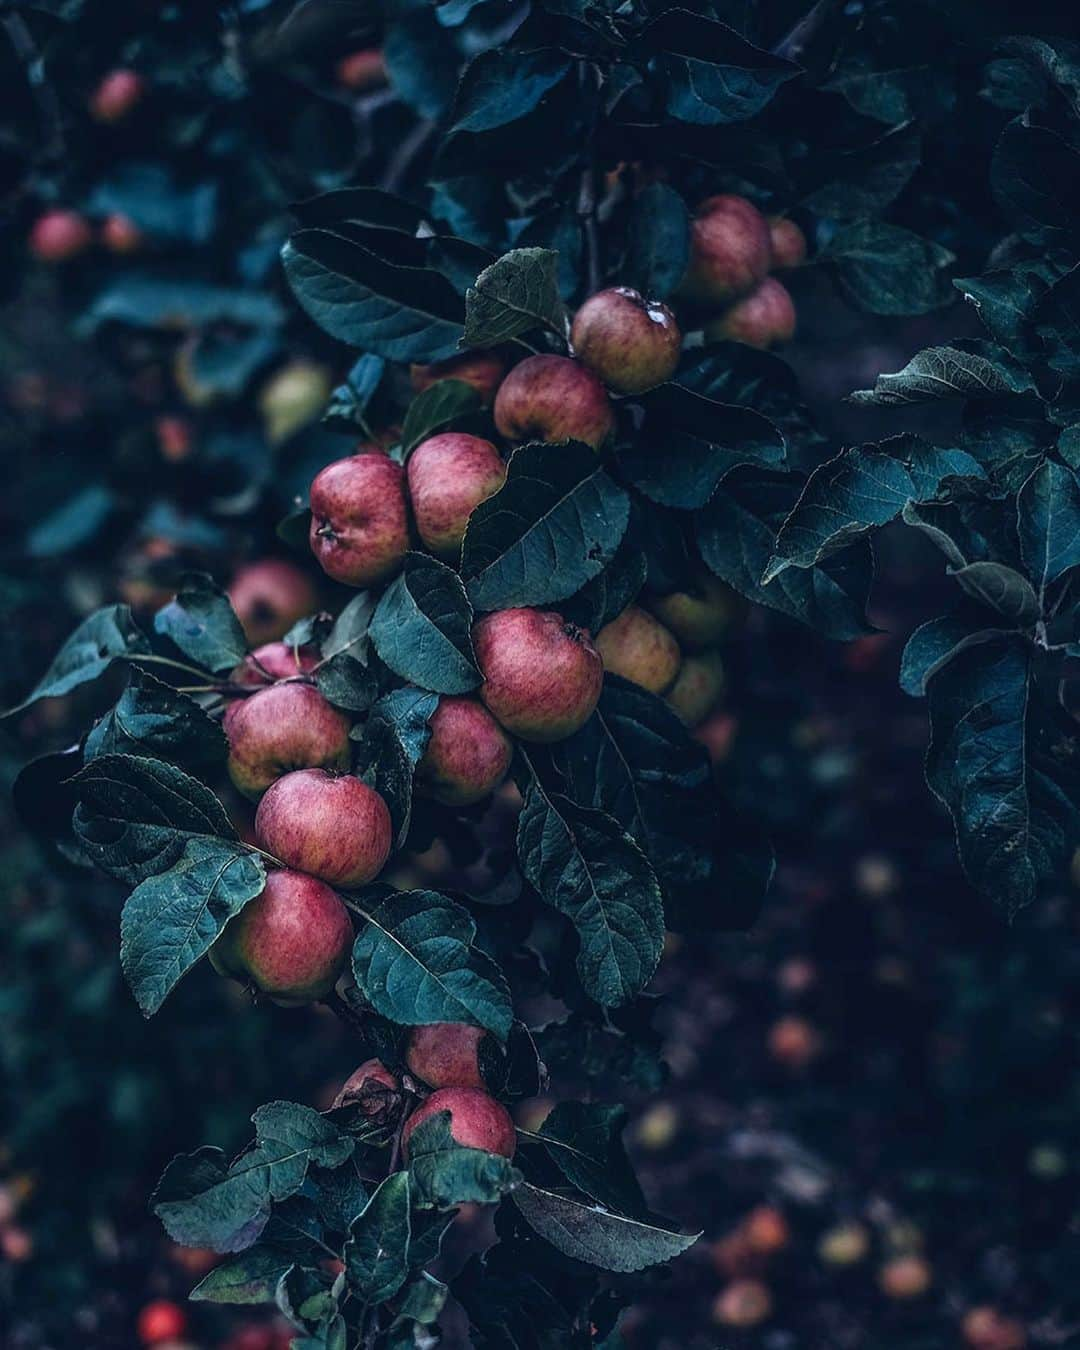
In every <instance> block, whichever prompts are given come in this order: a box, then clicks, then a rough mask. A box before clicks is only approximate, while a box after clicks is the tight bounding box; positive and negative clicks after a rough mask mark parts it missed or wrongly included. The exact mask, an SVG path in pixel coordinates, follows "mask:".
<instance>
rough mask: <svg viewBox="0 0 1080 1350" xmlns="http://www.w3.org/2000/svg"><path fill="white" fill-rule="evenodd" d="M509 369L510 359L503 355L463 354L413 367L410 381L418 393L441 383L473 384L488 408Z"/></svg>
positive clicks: (484, 353)
mask: <svg viewBox="0 0 1080 1350" xmlns="http://www.w3.org/2000/svg"><path fill="white" fill-rule="evenodd" d="M506 366H507V362H506V359H505V358H504V357H503V356H502V354H501V353H500V352H495V351H483V350H477V351H472V352H463V353H462V355H461V356H451V357H449V358H448V359H447V360H446V361H435V362H433V363H432V364H431V365H427V366H425V365H412V366H410V367H409V379H410V380H411V381H412V387H413V389H414V390H415V391H416V392H417V393H418V394H422V393H423V392H424V390H425V389H430V388H431V386H432V385H433V384H438V382H439V381H440V380H461V381H462V382H463V383H465V384H470V385H472V387H473V388H474V389H475V390H476V392H477V393H478V394H479V395H480V397H481V398H482V399H483V401H484V406H485V407H487V406H488V405H489V404H490V403H491V402H492V400H493V399H494V397H495V391H496V389H498V387H499V385H500V384H501V383H502V381H503V377H504V376H505V374H506Z"/></svg>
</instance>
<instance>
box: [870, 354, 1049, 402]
mask: <svg viewBox="0 0 1080 1350" xmlns="http://www.w3.org/2000/svg"><path fill="white" fill-rule="evenodd" d="M968 346H969V348H970V350H965V349H964V348H963V347H961V346H948V347H927V348H925V349H924V350H923V351H921V352H919V353H918V355H917V356H913V357H912V358H911V360H910V361H909V362H908V363H907V365H906V366H905V367H904V368H903V370H898V371H897V372H896V373H895V374H892V375H879V376H878V377H877V379H876V380H875V381H874V387H873V389H857V390H855V392H854V393H852V394H849V395H848V401H849V402H850V403H858V404H874V405H877V406H878V407H897V406H901V405H903V404H905V403H925V402H930V401H932V400H934V399H940V398H984V397H986V396H988V395H994V394H1022V393H1025V392H1027V391H1028V390H1032V389H1034V388H1035V386H1034V384H1033V383H1032V379H1031V376H1030V375H1029V374H1028V373H1027V371H1026V370H1025V369H1024V367H1023V366H1021V365H1020V363H1019V362H1018V361H1016V360H1014V359H1013V357H1011V356H1010V355H1009V354H1008V352H1005V351H1002V350H1001V348H995V347H993V346H992V345H991V344H990V343H977V344H976V343H969V344H968Z"/></svg>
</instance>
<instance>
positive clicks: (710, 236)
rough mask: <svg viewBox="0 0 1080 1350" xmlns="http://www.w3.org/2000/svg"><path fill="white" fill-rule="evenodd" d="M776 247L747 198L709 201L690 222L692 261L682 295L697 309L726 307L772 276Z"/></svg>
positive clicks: (766, 227) (683, 284) (767, 228)
mask: <svg viewBox="0 0 1080 1350" xmlns="http://www.w3.org/2000/svg"><path fill="white" fill-rule="evenodd" d="M771 265H772V245H771V243H770V240H769V226H768V222H767V221H766V219H765V217H764V216H763V215H762V214H761V212H760V211H759V210H758V209H757V207H756V206H754V205H753V203H752V202H748V201H747V200H746V198H745V197H736V196H733V195H731V194H730V193H724V194H721V195H720V196H718V197H708V198H706V200H705V201H703V202H702V203H701V205H700V206H699V207H698V208H697V211H696V212H695V213H694V219H693V220H692V221H691V223H690V263H689V266H688V267H687V269H686V273H685V275H684V276H683V279H682V281H681V282H680V283H679V295H680V297H681V298H682V299H684V300H687V301H690V302H691V303H693V304H696V305H702V306H715V305H724V304H727V303H729V302H730V301H731V300H736V299H738V297H739V296H740V295H746V294H747V292H749V291H752V290H753V289H754V287H755V286H758V285H759V284H760V283H761V282H762V281H764V280H765V277H766V276H767V275H768V272H769V268H770V267H771Z"/></svg>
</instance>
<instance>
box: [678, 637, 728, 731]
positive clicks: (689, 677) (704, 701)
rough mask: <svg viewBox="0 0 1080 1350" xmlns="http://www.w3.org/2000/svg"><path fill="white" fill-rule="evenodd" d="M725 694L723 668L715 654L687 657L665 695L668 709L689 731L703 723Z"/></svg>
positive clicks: (718, 655) (704, 653)
mask: <svg viewBox="0 0 1080 1350" xmlns="http://www.w3.org/2000/svg"><path fill="white" fill-rule="evenodd" d="M723 692H724V664H723V662H722V661H721V659H720V654H719V653H718V652H703V653H702V654H701V655H700V656H687V657H686V658H685V659H684V660H683V663H682V666H681V667H680V669H679V674H678V676H677V677H676V679H675V683H674V684H673V685H672V686H671V688H670V689H669V690H668V691H667V693H666V694H665V695H664V701H665V702H666V703H667V705H668V707H669V708H672V709H673V710H674V711H675V712H677V713H678V714H679V716H680V717H681V718H682V720H683V721H684V722H685V723H686V725H687V726H688V727H696V726H698V725H699V724H700V723H701V722H704V720H705V718H706V717H708V715H709V713H711V712H712V710H713V708H715V707H716V704H717V703H718V701H719V699H720V695H721V694H722V693H723Z"/></svg>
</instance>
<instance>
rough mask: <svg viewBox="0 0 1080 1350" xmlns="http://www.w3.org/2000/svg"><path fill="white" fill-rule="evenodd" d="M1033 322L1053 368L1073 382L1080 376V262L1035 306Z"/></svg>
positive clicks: (1046, 357)
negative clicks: (1079, 264)
mask: <svg viewBox="0 0 1080 1350" xmlns="http://www.w3.org/2000/svg"><path fill="white" fill-rule="evenodd" d="M1032 322H1033V324H1034V326H1035V331H1036V332H1037V333H1038V335H1039V337H1040V338H1041V339H1042V344H1043V349H1044V354H1045V359H1046V363H1047V365H1048V366H1049V367H1050V369H1051V370H1055V371H1057V373H1058V374H1059V375H1061V376H1062V377H1063V378H1064V379H1066V380H1069V381H1071V382H1075V381H1077V380H1080V266H1077V267H1074V268H1073V269H1072V271H1071V272H1066V273H1065V275H1064V276H1063V277H1062V278H1061V280H1060V281H1056V282H1054V284H1053V285H1052V286H1051V287H1050V289H1049V290H1048V291H1047V292H1046V294H1045V295H1044V296H1042V298H1041V299H1040V300H1039V302H1038V304H1037V305H1036V306H1035V310H1034V313H1033V315H1032Z"/></svg>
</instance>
